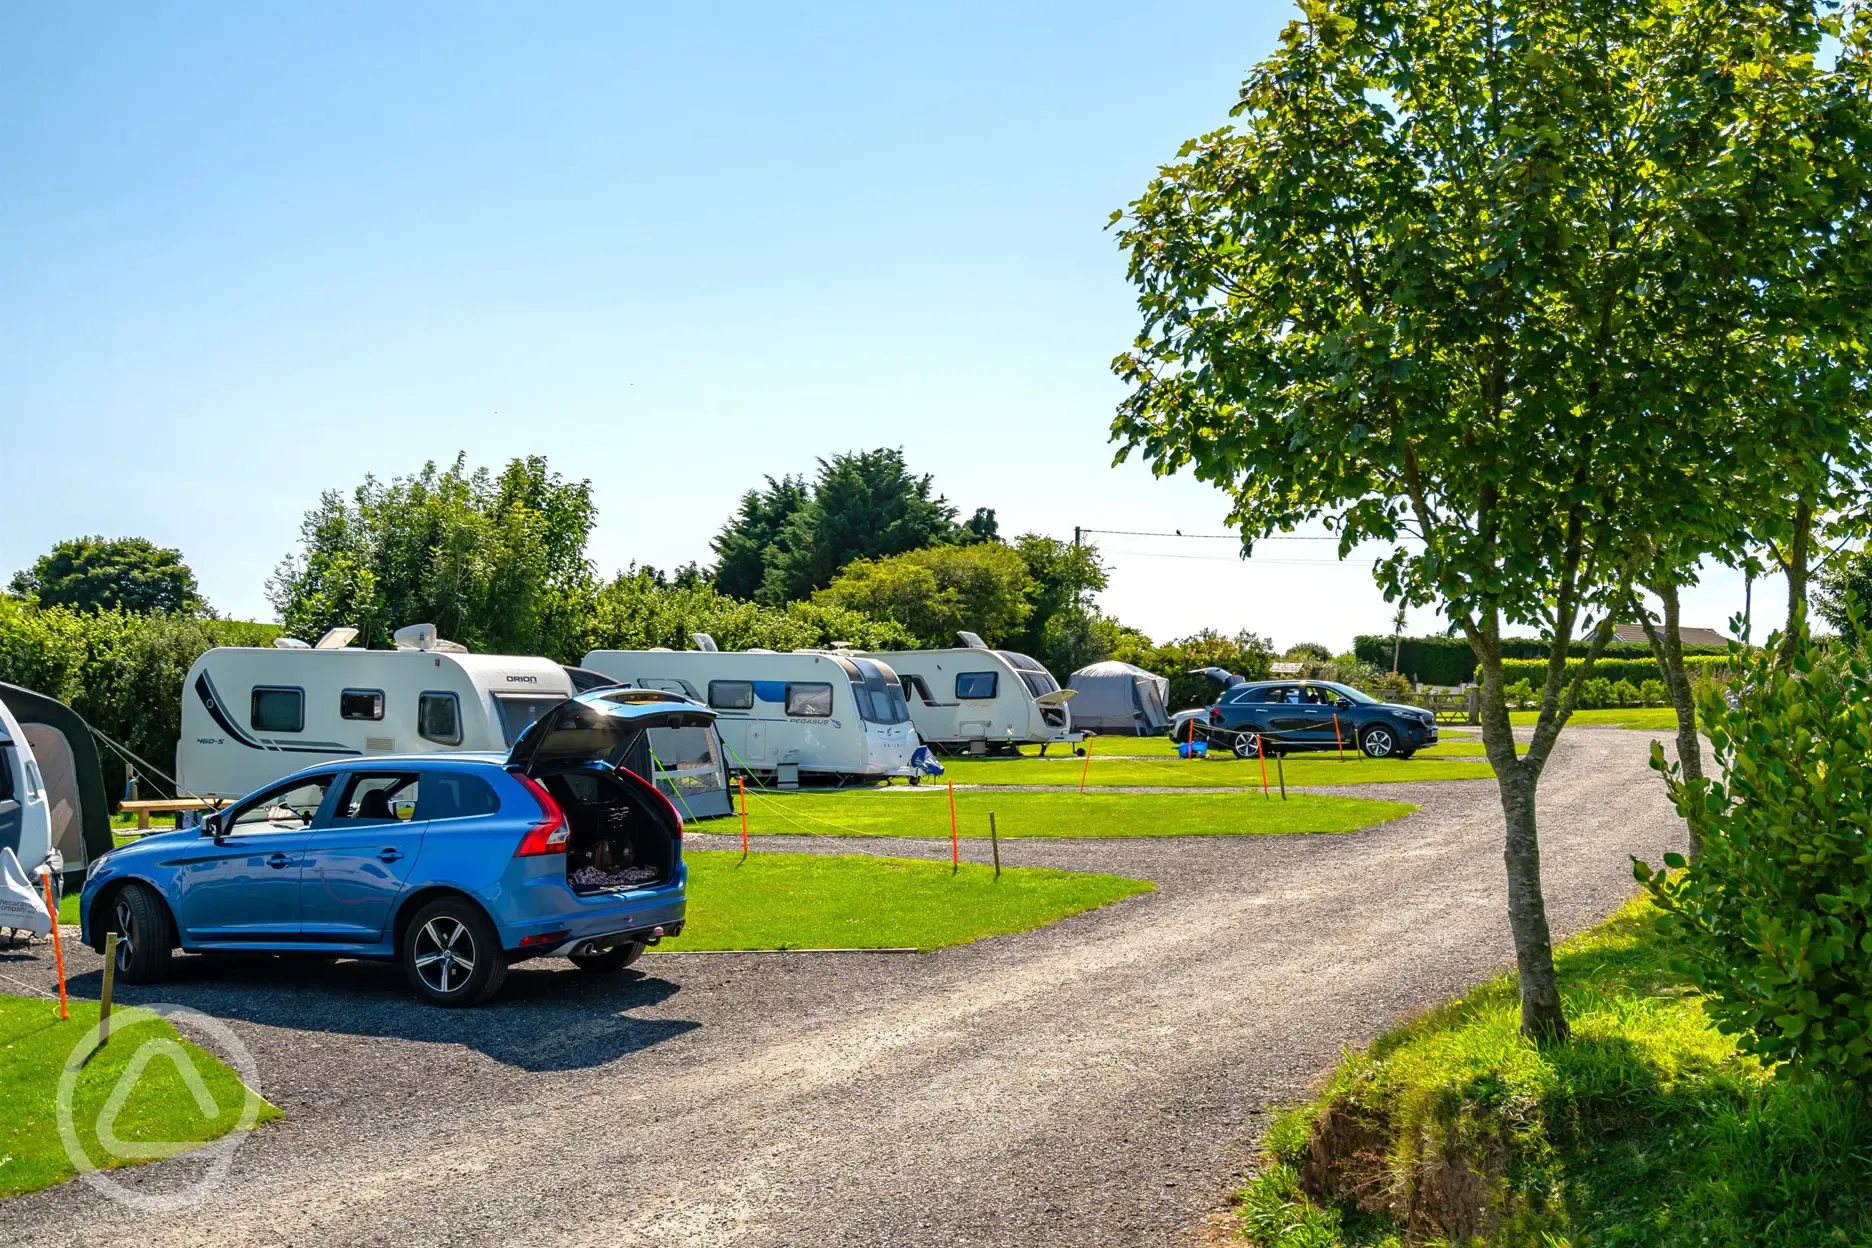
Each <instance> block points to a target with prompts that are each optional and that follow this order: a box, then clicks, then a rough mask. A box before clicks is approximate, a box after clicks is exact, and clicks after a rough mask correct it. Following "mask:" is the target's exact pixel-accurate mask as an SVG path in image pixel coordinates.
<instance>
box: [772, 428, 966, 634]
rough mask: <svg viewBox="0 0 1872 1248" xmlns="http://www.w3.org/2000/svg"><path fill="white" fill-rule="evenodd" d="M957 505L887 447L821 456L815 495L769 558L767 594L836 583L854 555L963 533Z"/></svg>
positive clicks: (785, 595)
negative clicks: (834, 581) (915, 472)
mask: <svg viewBox="0 0 1872 1248" xmlns="http://www.w3.org/2000/svg"><path fill="white" fill-rule="evenodd" d="M957 532H958V531H957V526H956V509H955V508H954V507H952V506H951V505H950V504H949V500H948V499H945V498H943V497H942V496H941V495H939V494H937V493H936V492H935V486H934V484H933V483H932V482H931V480H930V478H929V476H928V475H924V476H921V477H919V476H916V475H915V474H913V473H912V472H911V471H910V469H909V467H908V466H907V465H906V464H905V463H904V457H903V452H902V451H901V450H893V449H891V448H888V447H880V448H879V449H877V450H874V451H858V452H853V453H851V454H847V455H835V456H833V457H832V458H831V459H829V460H825V459H822V460H820V461H819V475H818V477H817V478H816V479H815V480H814V482H813V490H812V498H811V500H809V501H808V502H807V503H806V505H805V506H803V507H801V508H799V509H798V510H797V511H795V512H794V513H793V514H792V516H791V518H790V519H789V520H788V521H787V523H786V525H785V527H784V528H783V529H782V530H781V532H780V534H779V535H778V537H777V538H776V539H775V541H774V542H773V545H772V553H771V554H770V555H769V556H768V558H767V565H766V573H765V579H764V581H763V583H762V586H761V591H760V597H761V599H762V601H765V602H770V603H782V602H792V601H794V600H795V599H800V598H806V597H809V596H810V595H811V594H812V592H813V591H814V590H816V589H823V588H825V587H826V586H827V585H830V584H831V583H832V578H833V576H834V575H836V574H837V572H838V570H839V569H840V568H842V567H844V566H845V565H846V564H847V563H850V562H851V561H852V560H853V559H876V558H879V557H880V556H884V555H900V554H903V553H904V552H905V551H909V550H919V549H921V548H923V547H925V546H932V545H936V544H939V543H948V542H953V541H955V540H956V538H957Z"/></svg>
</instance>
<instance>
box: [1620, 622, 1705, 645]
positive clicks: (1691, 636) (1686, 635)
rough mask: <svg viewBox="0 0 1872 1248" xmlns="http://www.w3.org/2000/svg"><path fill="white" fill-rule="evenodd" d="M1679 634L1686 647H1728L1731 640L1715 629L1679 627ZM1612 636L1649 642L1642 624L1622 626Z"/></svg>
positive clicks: (1621, 639) (1622, 639)
mask: <svg viewBox="0 0 1872 1248" xmlns="http://www.w3.org/2000/svg"><path fill="white" fill-rule="evenodd" d="M1677 632H1678V633H1679V634H1680V635H1681V636H1682V638H1683V644H1684V645H1686V646H1726V645H1728V644H1729V639H1728V638H1727V637H1725V636H1723V635H1722V634H1721V633H1719V632H1717V631H1716V630H1715V629H1713V628H1685V627H1682V626H1679V628H1678V629H1677ZM1612 635H1613V636H1614V637H1616V638H1617V639H1618V640H1620V641H1649V640H1650V638H1648V637H1646V636H1645V631H1644V625H1642V624H1621V625H1619V626H1618V627H1617V628H1615V629H1613V630H1612Z"/></svg>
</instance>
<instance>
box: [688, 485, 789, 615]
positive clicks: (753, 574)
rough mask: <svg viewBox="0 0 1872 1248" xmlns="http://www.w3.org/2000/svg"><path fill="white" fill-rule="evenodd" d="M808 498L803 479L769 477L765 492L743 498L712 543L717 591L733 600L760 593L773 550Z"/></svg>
mask: <svg viewBox="0 0 1872 1248" xmlns="http://www.w3.org/2000/svg"><path fill="white" fill-rule="evenodd" d="M809 497H810V495H809V493H808V491H807V488H806V478H804V477H781V478H780V479H779V480H778V481H776V480H774V479H773V478H772V477H768V478H767V485H766V487H765V488H764V489H759V490H749V491H748V492H747V493H746V494H744V495H742V496H741V509H740V510H739V511H737V512H736V513H735V514H734V518H733V519H731V520H729V521H728V523H727V524H725V525H723V526H722V531H721V532H720V533H717V534H716V535H715V537H714V539H713V540H711V541H710V542H709V546H710V547H711V548H712V549H713V550H714V551H715V561H716V562H715V588H717V589H719V590H721V592H722V593H724V594H727V595H728V596H729V597H731V598H752V597H754V595H756V594H758V593H759V592H760V587H761V582H762V581H764V580H765V579H766V577H767V560H768V558H769V551H770V549H771V548H772V546H773V544H774V542H775V541H777V540H778V539H779V537H780V533H781V530H783V529H785V528H786V526H787V524H788V522H790V521H791V520H792V519H793V515H794V513H795V512H797V511H798V510H799V509H800V508H802V507H804V506H805V505H806V500H807V499H808V498H809Z"/></svg>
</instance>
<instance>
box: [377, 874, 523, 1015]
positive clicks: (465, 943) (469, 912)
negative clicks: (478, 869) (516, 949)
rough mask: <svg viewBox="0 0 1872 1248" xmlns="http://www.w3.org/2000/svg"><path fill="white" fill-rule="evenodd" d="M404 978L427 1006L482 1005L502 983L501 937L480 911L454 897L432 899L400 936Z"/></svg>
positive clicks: (504, 968) (504, 969)
mask: <svg viewBox="0 0 1872 1248" xmlns="http://www.w3.org/2000/svg"><path fill="white" fill-rule="evenodd" d="M399 956H400V958H401V960H402V963H403V974H404V976H405V977H406V978H407V979H408V980H409V983H410V987H411V988H414V989H415V990H416V995H417V996H419V997H421V998H422V999H423V1000H425V1001H427V1002H429V1003H430V1004H431V1005H441V1006H449V1007H455V1006H463V1005H474V1004H475V1003H477V1002H480V1001H485V1000H487V999H488V998H489V997H491V996H493V995H494V994H495V993H497V992H499V991H500V986H501V984H502V983H503V982H505V981H506V979H507V958H506V955H505V953H503V952H502V950H501V945H500V936H499V934H498V933H497V932H495V930H494V924H493V923H492V922H490V921H489V919H488V917H487V915H486V914H484V913H482V911H481V907H479V906H477V905H475V904H474V903H473V902H470V901H465V900H462V899H460V898H456V897H444V898H442V899H441V900H440V901H432V902H430V903H429V904H428V905H426V906H424V907H423V908H422V909H420V910H418V911H417V912H416V917H415V918H413V919H411V920H410V923H409V928H408V929H407V930H406V931H405V932H404V933H403V948H402V950H401V951H400V954H399Z"/></svg>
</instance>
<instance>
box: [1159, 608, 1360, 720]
mask: <svg viewBox="0 0 1872 1248" xmlns="http://www.w3.org/2000/svg"><path fill="white" fill-rule="evenodd" d="M1328 657H1331V656H1330V655H1328ZM1131 661H1132V662H1136V663H1137V664H1138V666H1139V667H1143V668H1147V669H1149V670H1150V671H1153V672H1156V673H1157V674H1158V675H1159V676H1164V677H1168V678H1169V681H1170V709H1171V710H1173V711H1181V710H1185V709H1187V708H1189V707H1192V706H1204V705H1206V704H1208V703H1210V702H1213V701H1215V695H1216V694H1217V693H1218V692H1220V690H1219V689H1218V688H1217V686H1216V683H1215V682H1214V681H1212V680H1210V679H1209V678H1208V677H1207V676H1202V675H1198V674H1197V672H1198V671H1199V670H1200V669H1202V668H1205V667H1219V668H1222V669H1223V670H1224V671H1228V672H1233V673H1235V674H1236V675H1237V676H1241V677H1243V678H1245V679H1248V680H1266V679H1267V678H1268V675H1269V674H1270V667H1269V665H1270V664H1272V663H1273V661H1274V647H1273V645H1272V644H1271V643H1270V642H1269V641H1268V640H1267V638H1265V637H1262V636H1260V635H1258V634H1256V633H1251V632H1248V631H1247V630H1246V629H1244V630H1243V631H1241V632H1239V633H1236V634H1235V635H1234V636H1233V637H1230V636H1228V635H1226V634H1224V633H1219V632H1217V631H1216V630H1215V629H1213V628H1205V629H1203V630H1202V631H1200V632H1197V633H1193V634H1191V635H1190V636H1188V637H1179V638H1178V639H1176V640H1175V641H1171V642H1166V643H1164V644H1163V645H1161V646H1156V647H1154V648H1152V649H1151V650H1150V651H1149V652H1148V653H1147V654H1146V655H1145V656H1144V658H1143V660H1142V661H1138V660H1135V659H1134V660H1131Z"/></svg>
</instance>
